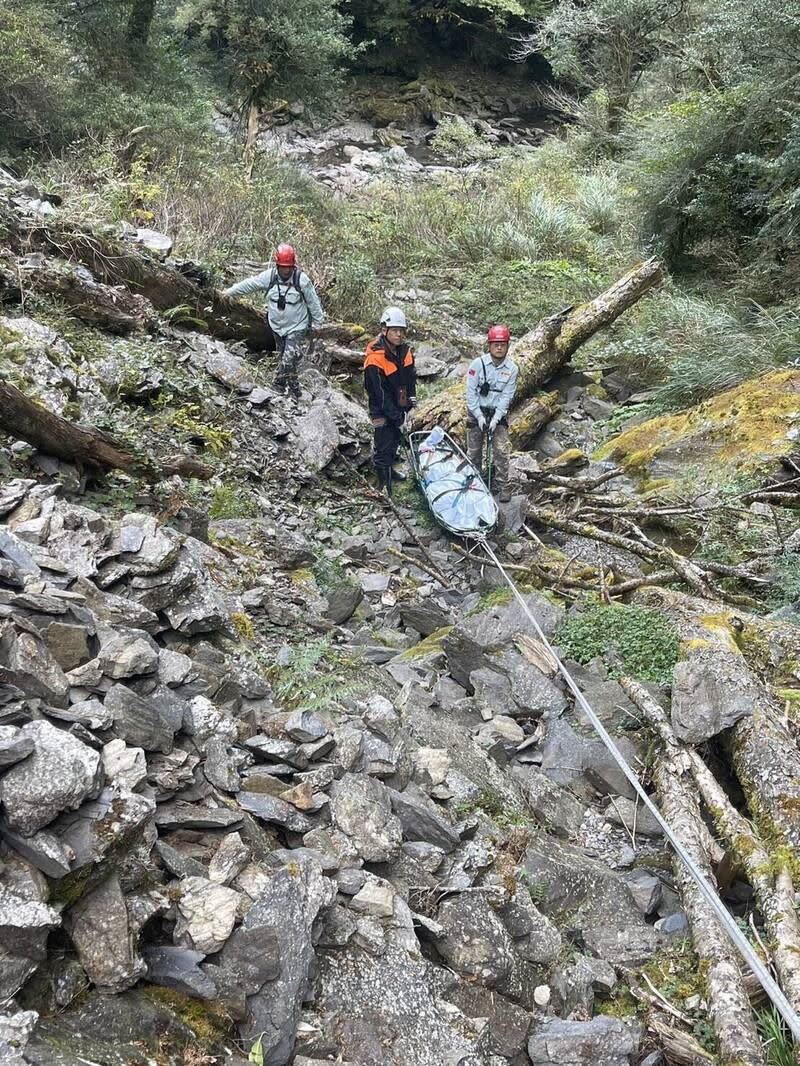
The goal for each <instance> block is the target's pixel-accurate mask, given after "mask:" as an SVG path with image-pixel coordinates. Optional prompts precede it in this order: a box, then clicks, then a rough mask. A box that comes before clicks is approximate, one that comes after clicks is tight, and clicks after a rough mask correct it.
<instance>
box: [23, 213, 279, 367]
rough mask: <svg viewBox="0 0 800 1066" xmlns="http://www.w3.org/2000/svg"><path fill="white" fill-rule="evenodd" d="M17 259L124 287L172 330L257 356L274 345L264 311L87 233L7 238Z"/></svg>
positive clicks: (36, 229) (46, 231)
mask: <svg viewBox="0 0 800 1066" xmlns="http://www.w3.org/2000/svg"><path fill="white" fill-rule="evenodd" d="M11 246H12V248H13V249H14V250H15V251H16V252H18V253H24V252H27V251H30V249H31V248H34V249H38V250H40V251H44V252H46V253H48V254H49V255H57V256H59V257H61V258H63V259H67V260H69V261H71V262H76V263H82V264H83V265H84V266H85V267H87V268H88V269H89V270H90V271H91V273H92V275H93V276H94V278H95V279H96V280H97V281H100V282H103V283H104V284H106V285H125V286H127V288H129V289H130V290H131V291H132V292H133V293H138V294H140V295H142V296H145V297H146V298H147V299H148V300H149V301H150V303H151V304H152V305H153V307H155V308H156V310H157V311H161V312H162V313H170V314H171V318H172V323H173V325H176V326H179V325H181V324H182V323H186V324H187V325H189V326H191V328H192V329H198V330H201V331H202V332H205V333H210V334H211V335H212V336H214V337H219V338H220V340H241V341H244V342H245V343H246V344H247V345H248V346H249V347H250V348H252V349H254V350H256V351H272V350H273V349H274V348H275V340H274V337H273V336H272V330H271V329H270V328H269V325H268V324H267V320H266V316H265V315H264V313H263V311H259V310H258V309H257V308H255V307H251V306H250V305H249V304H246V303H242V302H241V301H240V300H233V299H230V298H228V297H226V296H223V295H222V293H220V292H218V291H217V290H216V289H212V288H208V287H203V286H201V285H198V284H197V283H196V282H195V281H192V280H191V279H190V278H188V277H186V276H185V275H184V274H181V273H180V272H179V271H178V270H176V269H174V268H173V267H171V266H169V265H167V264H165V263H162V262H160V261H159V260H158V259H155V258H153V257H152V256H148V255H147V254H145V253H143V252H141V251H137V250H134V249H132V248H130V247H126V246H125V245H124V244H122V243H121V242H119V241H117V240H114V239H113V238H111V237H100V236H98V235H97V234H95V233H92V232H91V231H90V230H88V229H78V228H67V227H64V228H57V227H55V226H52V227H51V226H33V227H31V228H29V229H19V230H17V232H15V233H12V234H11Z"/></svg>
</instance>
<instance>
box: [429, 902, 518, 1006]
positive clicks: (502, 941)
mask: <svg viewBox="0 0 800 1066" xmlns="http://www.w3.org/2000/svg"><path fill="white" fill-rule="evenodd" d="M436 918H437V921H438V922H439V923H440V925H441V926H442V929H443V933H444V935H443V936H442V937H441V939H440V940H437V941H436V949H437V951H438V952H439V954H440V955H441V956H442V958H443V959H444V960H445V962H447V964H448V965H449V966H452V968H453V969H454V970H456V972H457V973H460V974H463V975H464V976H466V977H470V978H473V979H474V980H476V981H478V982H479V983H480V984H483V985H485V986H486V987H487V988H491V987H493V986H494V985H496V984H498V983H499V982H501V981H502V980H503V979H504V978H505V977H507V976H508V975H509V974H510V973H511V970H512V968H513V966H514V959H515V956H514V945H513V943H512V940H511V937H510V936H509V935H508V932H507V931H506V928H505V926H504V925H503V923H502V921H501V920H500V918H499V917H498V916H497V915H496V914H495V912H494V911H493V910H492V908H491V907H490V906H489V904H488V903H487V901H486V898H485V896H484V895H482V894H480V893H475V894H470V895H461V896H455V897H453V898H450V899H446V900H445V901H444V903H442V904H441V906H440V907H439V910H438V913H437V915H436Z"/></svg>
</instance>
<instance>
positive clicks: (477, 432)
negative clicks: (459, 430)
mask: <svg viewBox="0 0 800 1066" xmlns="http://www.w3.org/2000/svg"><path fill="white" fill-rule="evenodd" d="M491 415H492V412H491V410H490V411H489V418H491ZM487 437H488V431H487V430H485V429H480V428H479V427H478V423H477V422H476V421H475V419H474V418H472V417H468V418H467V454H468V455H469V459H470V462H471V463H472V465H473V466H474V467H475V468H476V469H477V470H481V467H482V460H483V451H484V447H483V445H484V441H485V440H486V438H487ZM487 443H488V442H487ZM508 461H509V441H508V424H507V422H506V420H505V419H503V421H502V422H501V423H500V425H499V426H498V427H497V429H496V430H495V431H494V433H493V434H492V467H493V470H492V490H493V491H495V490H496V491H497V492H500V491H502V490H503V489H504V488H507V486H508ZM481 473H482V474H483V476H484V477H486V476H488V474H489V471H488V470H481Z"/></svg>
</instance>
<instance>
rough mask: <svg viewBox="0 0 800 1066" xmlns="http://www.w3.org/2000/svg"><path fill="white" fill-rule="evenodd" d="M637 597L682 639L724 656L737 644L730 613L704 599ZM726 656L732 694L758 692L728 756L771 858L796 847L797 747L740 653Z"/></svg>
mask: <svg viewBox="0 0 800 1066" xmlns="http://www.w3.org/2000/svg"><path fill="white" fill-rule="evenodd" d="M636 599H637V600H638V601H639V602H642V603H646V604H648V605H652V606H656V607H658V608H659V609H661V610H663V611H664V612H665V614H667V615H669V617H670V618H671V619H672V620H673V622H674V623H675V624H676V627H677V628H678V630H679V632H680V634H681V636H682V637H684V638H686V639H687V640H694V641H702V642H703V644H705V645H706V646H710V647H719V648H721V649H723V650H725V651H726V652H727V653H728V655H729V656H730V652H731V651H732V650H734V651H736V650H741V649H739V648H738V646H737V644H736V641H735V639H734V636H735V634H736V629H734V627H733V626H732V625H731V624H730V622H727V621H726V619H728V618H730V619H733V618H734V617H735V616H734V615H733V614H730V615H726V614H725V612H721V613H720V612H719V610H717V611H716V612H715V611H714V610H713V608H711V607H709V603H708V601H707V600H706V601H703V600H699V599H694V598H693V597H691V596H686V595H684V594H682V593H680V592H676V591H671V590H670V591H668V590H666V589H650V590H648V592H646V593H637V594H636ZM748 619H752V621H748ZM758 621H759V620H758V619H757V618H755V617H754V616H747V615H745V616H744V621H743V622H742V624H743V625H744V626H745V629H749V628H750V625H752V624H753V623H757V622H758ZM762 624H763V623H762ZM728 661H729V663H730V666H729V668H728V677H727V684H728V685H729V686H730V693H731V696H733V695H734V694H735V693H737V692H738V691H739V690H741V689H743V688H745V687H746V688H753V686H754V685H755V687H756V688H757V689H759V690H760V693H761V696H760V698H759V699H758V700H757V701H755V705H754V706H753V713H752V715H750V716H748V717H746V718H742V719H740V720H739V721H738V722H737V723H736V724H735V725H734V726H733V727H732V729H731V732H730V748H731V761H732V763H733V768H734V770H735V772H736V776H737V778H738V779H739V783H740V784H741V786H742V790H743V791H744V794H745V798H746V800H747V807H748V810H749V811H750V814H751V816H752V818H753V821H754V822H755V824H756V825H757V826H758V829H759V832H760V834H761V839H762V841H763V843H764V844H765V846H766V847H767V849H768V851H769V853H770V856H771V858H772V859H773V860H776V858H777V857H779V856H781V854H784V855H792V854H793V853H794V854H796V853H797V851H798V849H800V809H799V808H800V804H798V798H797V797H798V796H800V750H798V747H797V745H796V743H795V742H794V739H793V737H792V735H791V733H790V732H789V730H788V729H787V727H786V726H785V725H784V724H783V722H782V721H781V719H780V708H779V707H778V705H777V704H776V701H775V699H774V697H773V696H772V695H771V693H770V692H769V691H768V689H767V688H766V686H765V685H764V684H763V683H762V682H761V681H760V680H759V679H758V677H756V676H755V675H754V672H753V670H752V669H751V668H750V666H749V665H748V663H747V660H746V658H745V655H743V654H742V655H739V656H736V657H730V658H729V659H728Z"/></svg>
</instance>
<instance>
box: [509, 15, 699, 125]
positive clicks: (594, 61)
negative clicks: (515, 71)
mask: <svg viewBox="0 0 800 1066" xmlns="http://www.w3.org/2000/svg"><path fill="white" fill-rule="evenodd" d="M683 14H684V0H588V2H585V3H584V2H581V0H560V2H559V3H557V4H556V6H555V7H554V8H553V9H552V11H551V12H550V13H549V14H548V16H547V17H546V18H545V19H544V20H543V22H542V23H541V25H540V26H539V27H538V29H537V30H536V32H535V33H533V34H531V35H530V36H528V37H526V38H523V40H522V41H521V42H520V46H519V48H518V49H517V53H516V56H517V58H518V59H524V58H526V57H528V56H530V55H533V54H535V53H542V54H543V55H544V56H546V57H547V59H548V60H549V62H550V65H551V67H552V69H553V73H554V74H555V75H556V77H557V78H559V79H560V80H561V81H562V82H563V83H565V84H566V85H568V86H570V87H571V88H572V89H574V90H577V91H578V92H581V93H586V92H593V91H596V90H602V91H603V92H604V93H605V94H606V97H607V108H608V124H609V128H610V129H611V131H612V132H615V131H616V130H617V129H618V128H619V124H620V121H621V118H622V115H623V114H624V112H625V111H626V110H627V108H628V106H629V104H630V101H631V96H632V94H633V91H634V89H635V88H636V85H637V83H638V81H639V79H640V77H641V76H642V73H643V71H644V70H645V69H646V68H647V67H648V66H649V65H650V63H652V62H653V60H654V59H655V58H656V57H657V56H658V55H659V51H660V49H661V48H662V46H663V43H664V41H665V39H666V35H667V33H668V32H669V31H671V30H673V29H674V28H675V27H676V26H677V24H678V22H679V20H681V18H682V16H683Z"/></svg>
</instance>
